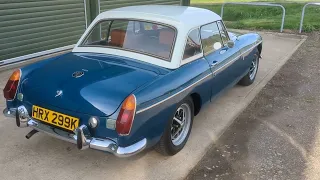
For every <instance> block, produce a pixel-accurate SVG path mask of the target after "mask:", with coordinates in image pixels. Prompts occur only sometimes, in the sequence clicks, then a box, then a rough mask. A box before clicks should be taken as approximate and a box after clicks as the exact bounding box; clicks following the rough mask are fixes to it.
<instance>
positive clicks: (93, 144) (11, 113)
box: [3, 106, 147, 157]
mask: <svg viewBox="0 0 320 180" xmlns="http://www.w3.org/2000/svg"><path fill="white" fill-rule="evenodd" d="M3 113H4V115H5V116H6V117H15V118H16V123H17V126H18V127H21V128H22V127H31V128H32V129H35V130H37V131H39V132H43V133H45V134H48V135H50V136H52V137H55V138H57V139H61V140H64V141H67V142H70V143H73V144H76V145H77V147H78V149H81V150H84V149H87V148H91V149H96V150H100V151H105V152H109V153H112V154H114V155H115V156H117V157H128V156H132V155H134V154H137V153H139V152H141V151H142V150H143V149H145V147H146V145H147V140H146V139H145V138H144V139H142V140H140V141H139V142H137V143H135V144H132V145H130V146H127V147H120V146H118V144H117V143H116V142H115V141H113V140H111V139H101V138H95V137H91V135H90V132H89V129H88V127H87V126H86V125H81V126H80V127H78V128H77V129H76V130H75V134H73V133H69V132H66V131H63V130H61V129H58V128H54V127H52V126H49V125H45V124H43V123H41V122H39V121H37V120H34V119H32V118H30V117H29V116H28V112H27V110H26V108H25V107H24V106H20V107H18V108H17V109H9V110H8V109H5V110H4V111H3Z"/></svg>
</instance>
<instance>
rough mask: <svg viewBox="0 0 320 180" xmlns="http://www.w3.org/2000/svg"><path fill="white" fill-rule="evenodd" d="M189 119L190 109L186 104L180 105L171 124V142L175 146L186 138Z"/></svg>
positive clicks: (189, 123)
mask: <svg viewBox="0 0 320 180" xmlns="http://www.w3.org/2000/svg"><path fill="white" fill-rule="evenodd" d="M191 118H192V117H191V108H190V106H189V105H188V104H187V103H184V104H182V105H181V106H180V107H179V108H178V109H177V111H176V112H175V114H174V116H173V121H172V124H171V141H172V143H173V144H174V145H175V146H179V145H180V144H181V143H182V142H183V141H184V140H185V139H186V137H187V136H188V132H189V130H190V125H191Z"/></svg>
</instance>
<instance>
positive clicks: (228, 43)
mask: <svg viewBox="0 0 320 180" xmlns="http://www.w3.org/2000/svg"><path fill="white" fill-rule="evenodd" d="M227 46H228V48H233V47H234V41H232V40H229V41H228V42H227Z"/></svg>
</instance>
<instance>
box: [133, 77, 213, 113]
mask: <svg viewBox="0 0 320 180" xmlns="http://www.w3.org/2000/svg"><path fill="white" fill-rule="evenodd" d="M209 76H212V74H211V73H210V74H207V75H206V76H204V77H203V78H201V79H199V80H198V81H196V82H194V83H192V84H190V85H189V86H187V87H186V88H184V89H182V90H180V91H179V92H177V93H176V94H173V95H171V96H169V97H167V98H165V99H163V100H161V101H159V102H157V103H155V104H153V105H151V106H149V107H146V108H144V109H140V110H139V111H137V113H136V114H139V113H142V112H144V111H146V110H148V109H151V108H153V107H154V106H157V105H159V104H161V103H163V102H164V101H166V100H168V99H171V98H173V97H174V96H176V95H178V94H180V93H182V92H183V91H185V90H187V89H189V88H191V87H192V86H194V85H196V84H198V83H199V82H201V81H202V80H204V79H206V78H207V77H209Z"/></svg>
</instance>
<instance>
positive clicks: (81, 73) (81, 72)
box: [72, 71, 84, 78]
mask: <svg viewBox="0 0 320 180" xmlns="http://www.w3.org/2000/svg"><path fill="white" fill-rule="evenodd" d="M83 75H84V72H83V71H76V72H74V73H73V74H72V77H74V78H79V77H81V76H83Z"/></svg>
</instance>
